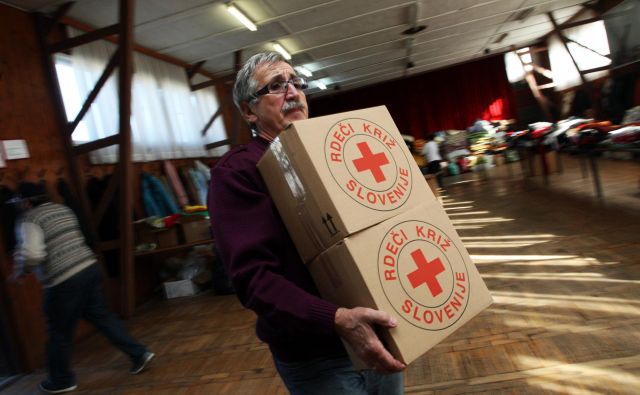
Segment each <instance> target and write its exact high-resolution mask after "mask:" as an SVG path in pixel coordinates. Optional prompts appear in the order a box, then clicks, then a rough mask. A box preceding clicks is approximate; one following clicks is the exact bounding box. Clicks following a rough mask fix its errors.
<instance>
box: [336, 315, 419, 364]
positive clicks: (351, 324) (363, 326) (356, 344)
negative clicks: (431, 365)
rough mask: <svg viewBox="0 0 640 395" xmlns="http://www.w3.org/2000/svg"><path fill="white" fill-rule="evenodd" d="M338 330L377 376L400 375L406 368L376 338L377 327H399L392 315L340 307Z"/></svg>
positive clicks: (337, 320) (337, 322) (337, 321)
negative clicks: (396, 373)
mask: <svg viewBox="0 0 640 395" xmlns="http://www.w3.org/2000/svg"><path fill="white" fill-rule="evenodd" d="M335 325H336V331H337V332H338V335H340V337H341V338H342V339H344V340H345V341H346V342H347V343H348V344H349V345H350V346H351V348H352V349H353V351H354V352H355V353H356V355H357V356H358V358H360V359H362V360H363V361H364V362H365V363H366V364H367V365H368V366H371V367H373V368H374V369H375V370H376V371H377V372H378V373H384V374H387V373H395V372H400V371H401V370H403V369H404V368H405V367H406V366H405V365H404V364H403V363H402V362H400V361H398V360H397V359H395V358H394V357H393V356H392V355H391V354H390V353H389V351H387V350H386V349H385V348H384V346H383V345H382V342H381V341H380V339H379V338H378V335H376V333H375V330H374V327H375V325H380V326H382V327H385V328H393V327H395V326H396V325H397V322H396V320H395V318H393V317H392V316H391V315H389V314H387V313H385V312H383V311H379V310H374V309H369V308H365V307H356V308H353V309H347V308H344V307H340V308H339V309H338V311H336V317H335Z"/></svg>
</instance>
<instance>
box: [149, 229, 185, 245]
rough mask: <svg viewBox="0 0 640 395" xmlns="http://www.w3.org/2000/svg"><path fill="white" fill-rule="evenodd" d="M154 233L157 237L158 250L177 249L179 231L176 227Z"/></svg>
mask: <svg viewBox="0 0 640 395" xmlns="http://www.w3.org/2000/svg"><path fill="white" fill-rule="evenodd" d="M152 233H153V234H154V235H155V238H156V243H157V244H158V248H168V247H175V246H177V245H178V244H179V242H178V231H177V229H176V227H175V226H174V227H171V228H166V229H158V230H154V231H152Z"/></svg>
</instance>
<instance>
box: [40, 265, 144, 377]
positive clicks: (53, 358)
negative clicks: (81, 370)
mask: <svg viewBox="0 0 640 395" xmlns="http://www.w3.org/2000/svg"><path fill="white" fill-rule="evenodd" d="M44 312H45V314H46V317H47V330H48V334H49V340H48V343H47V365H48V368H49V378H50V380H51V381H52V382H53V383H55V384H57V385H60V386H67V385H73V384H75V375H74V374H73V372H72V371H71V352H72V350H73V334H74V332H75V328H76V326H77V324H78V321H79V320H80V319H81V318H84V319H86V320H87V321H89V322H90V323H92V324H93V325H94V326H95V327H96V328H97V329H98V330H99V331H100V332H101V333H102V334H103V335H104V336H105V337H106V338H107V339H108V340H109V342H111V344H113V345H114V346H115V347H117V348H118V349H120V350H121V351H122V352H124V353H125V354H127V355H129V358H131V360H132V361H137V360H139V359H140V358H141V357H142V355H143V354H144V353H145V352H146V351H147V348H146V347H145V346H144V345H142V344H140V343H139V342H138V341H137V340H135V339H134V338H133V337H132V336H131V335H130V334H129V332H128V331H127V329H126V328H125V327H124V325H123V324H122V322H121V321H120V320H119V319H118V318H116V316H115V315H113V313H111V312H110V311H109V309H108V308H107V304H106V302H105V298H104V292H103V289H102V272H101V271H100V267H99V266H98V264H93V265H91V266H89V267H88V268H86V269H84V270H83V271H81V272H80V273H78V274H76V275H74V276H73V277H71V278H69V279H67V280H65V281H63V282H62V283H60V284H58V285H55V286H53V287H50V288H46V289H45V296H44Z"/></svg>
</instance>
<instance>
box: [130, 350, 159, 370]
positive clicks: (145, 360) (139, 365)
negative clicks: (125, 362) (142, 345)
mask: <svg viewBox="0 0 640 395" xmlns="http://www.w3.org/2000/svg"><path fill="white" fill-rule="evenodd" d="M155 356H156V354H154V353H152V352H150V351H147V352H145V353H144V354H143V355H142V357H141V358H140V360H138V361H137V362H134V363H133V366H131V370H129V373H131V374H138V373H140V372H142V371H143V370H144V368H146V367H147V365H148V364H149V362H151V360H152V359H153V357H155Z"/></svg>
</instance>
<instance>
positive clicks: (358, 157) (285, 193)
mask: <svg viewBox="0 0 640 395" xmlns="http://www.w3.org/2000/svg"><path fill="white" fill-rule="evenodd" d="M258 169H259V170H260V173H261V174H262V177H263V178H264V180H265V183H266V184H267V187H268V188H269V192H270V194H271V197H272V198H273V200H274V202H275V204H276V206H277V208H278V211H279V212H280V215H281V217H282V219H283V221H284V223H285V225H286V226H287V230H288V231H289V234H290V235H291V237H292V238H293V241H294V243H295V244H296V247H297V249H298V252H299V253H300V256H301V257H302V259H303V260H304V261H305V262H309V261H310V260H311V259H313V258H314V257H316V256H317V255H318V254H320V252H322V251H324V250H325V249H327V248H329V247H330V246H331V245H333V244H335V243H336V242H338V241H340V240H342V239H343V238H345V237H347V236H348V235H350V234H353V233H355V232H358V231H360V230H362V229H365V228H368V227H370V226H372V225H375V224H377V223H379V222H381V221H384V220H386V219H388V218H391V217H393V216H395V215H397V214H399V213H401V212H403V211H406V210H408V209H410V208H412V207H415V206H417V205H418V204H421V203H426V202H435V201H436V198H435V196H434V195H433V193H431V191H430V190H429V188H428V187H427V185H426V181H425V179H424V177H423V176H422V173H421V172H420V170H419V169H418V166H417V164H416V163H415V161H414V160H413V157H412V155H411V153H410V152H409V150H408V149H407V146H406V144H405V143H404V140H403V139H402V136H401V135H400V132H399V131H398V129H397V127H396V126H395V124H394V122H393V119H392V118H391V115H390V114H389V112H388V111H387V109H386V107H384V106H381V107H373V108H368V109H364V110H358V111H351V112H345V113H340V114H333V115H328V116H323V117H318V118H312V119H307V120H303V121H296V122H294V123H293V124H292V125H291V126H290V127H289V128H288V129H286V130H284V131H283V132H281V133H280V135H279V136H278V138H277V139H276V140H275V141H274V142H273V143H272V144H271V146H270V149H269V150H267V151H266V153H265V154H264V156H263V157H262V158H261V159H260V161H259V162H258Z"/></svg>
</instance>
